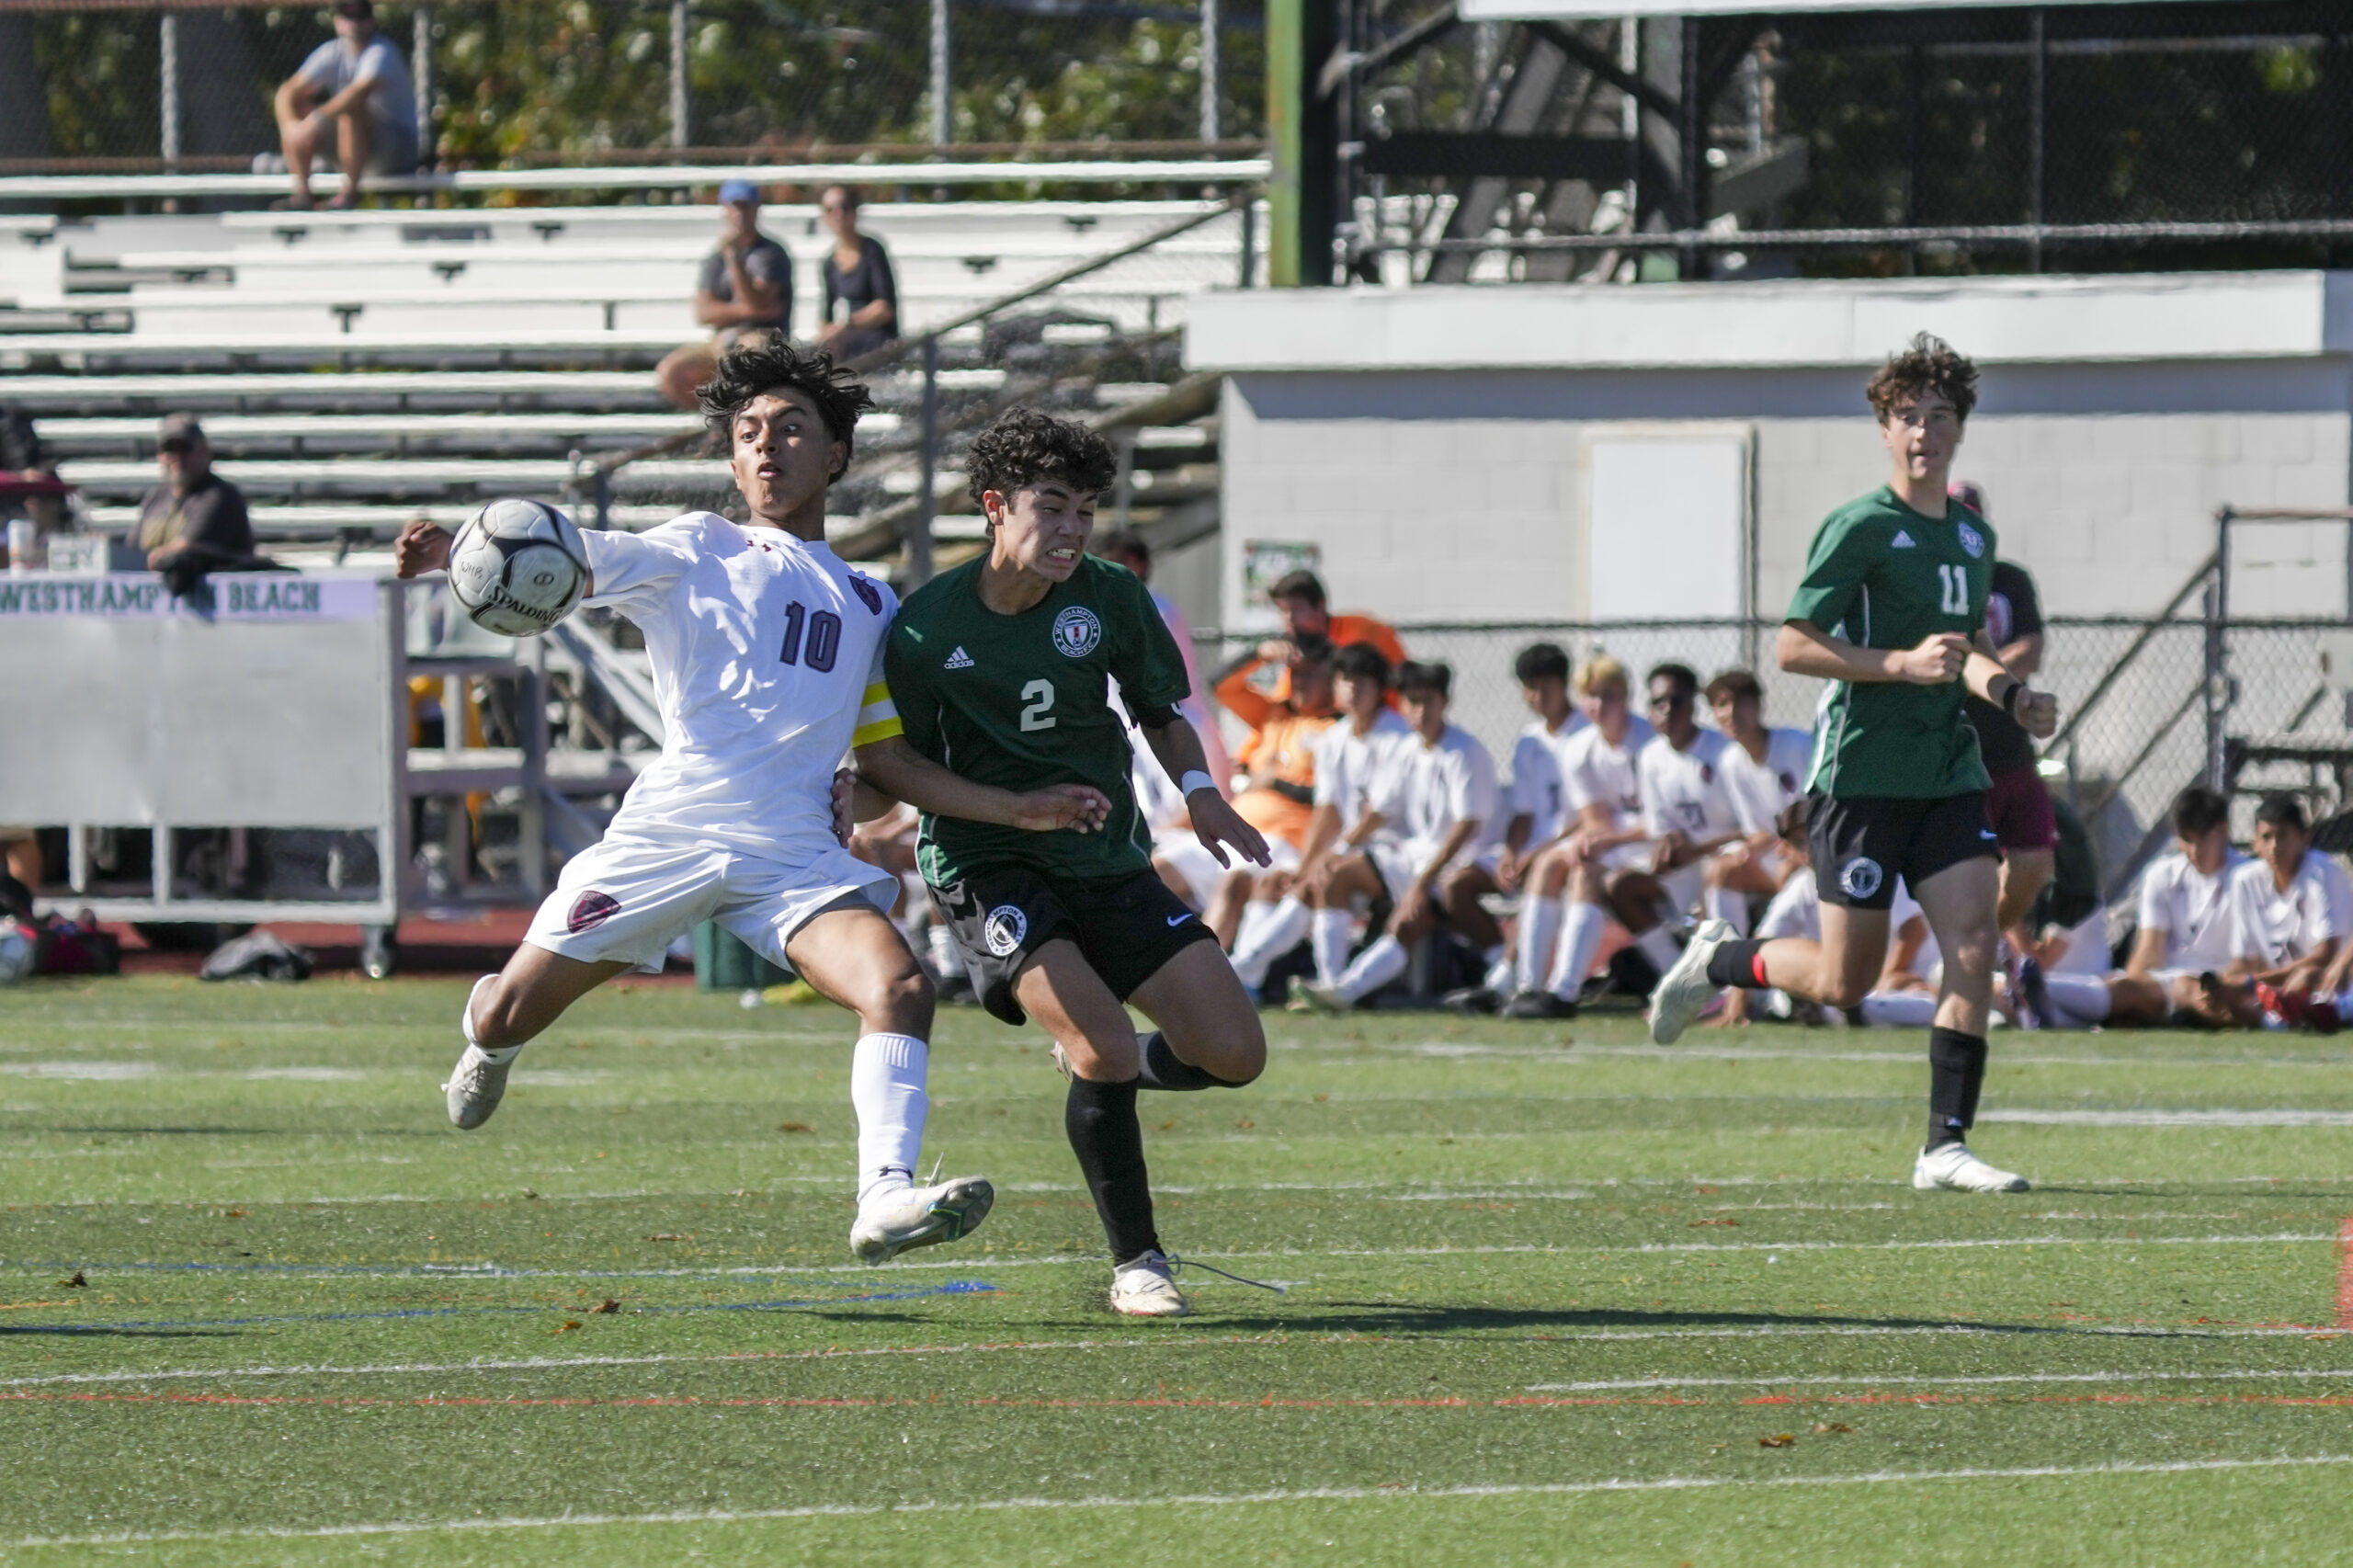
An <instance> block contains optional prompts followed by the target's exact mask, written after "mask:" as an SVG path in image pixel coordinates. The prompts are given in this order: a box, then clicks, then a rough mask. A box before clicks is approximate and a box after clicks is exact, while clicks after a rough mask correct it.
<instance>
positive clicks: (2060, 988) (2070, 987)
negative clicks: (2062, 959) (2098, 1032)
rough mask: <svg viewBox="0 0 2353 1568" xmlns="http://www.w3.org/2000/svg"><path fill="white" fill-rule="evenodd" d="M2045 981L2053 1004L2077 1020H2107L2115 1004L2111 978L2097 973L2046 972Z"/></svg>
mask: <svg viewBox="0 0 2353 1568" xmlns="http://www.w3.org/2000/svg"><path fill="white" fill-rule="evenodd" d="M2042 983H2043V984H2044V985H2045V986H2046V987H2048V988H2049V990H2050V992H2051V1001H2052V1006H2055V1007H2057V1008H2058V1009H2059V1010H2060V1011H2061V1012H2063V1013H2064V1014H2066V1015H2067V1016H2068V1017H2070V1018H2073V1019H2075V1021H2076V1022H2078V1023H2086V1024H2097V1023H2104V1022H2106V1021H2107V1018H2108V1015H2109V1008H2110V1007H2112V1006H2114V1005H2115V1003H2114V998H2112V997H2111V996H2109V992H2108V982H2107V981H2105V980H2102V979H2101V978H2100V977H2099V976H2098V975H2097V974H2046V975H2044V976H2043V977H2042Z"/></svg>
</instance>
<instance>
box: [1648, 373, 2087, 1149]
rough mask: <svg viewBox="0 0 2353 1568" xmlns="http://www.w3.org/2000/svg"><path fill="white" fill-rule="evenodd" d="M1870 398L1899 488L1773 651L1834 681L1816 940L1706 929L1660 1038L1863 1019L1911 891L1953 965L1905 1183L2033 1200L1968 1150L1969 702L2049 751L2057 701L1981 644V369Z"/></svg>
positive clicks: (1976, 769)
mask: <svg viewBox="0 0 2353 1568" xmlns="http://www.w3.org/2000/svg"><path fill="white" fill-rule="evenodd" d="M1869 395H1870V403H1871V410H1872V412H1873V413H1875V414H1876V415H1878V416H1879V423H1880V436H1881V440H1882V441H1883V442H1884V443H1885V445H1886V447H1887V449H1888V452H1889V454H1890V456H1891V457H1892V459H1893V473H1892V474H1891V476H1890V477H1889V479H1888V482H1887V483H1886V485H1885V486H1884V487H1882V488H1881V489H1880V490H1879V491H1877V492H1876V493H1874V494H1870V495H1866V496H1864V497H1863V498H1862V499H1861V500H1859V501H1854V502H1850V503H1848V504H1847V506H1841V507H1840V508H1839V509H1838V510H1837V511H1836V512H1833V513H1832V514H1831V515H1830V516H1829V517H1828V518H1826V519H1825V520H1824V522H1823V525H1822V528H1821V530H1820V531H1819V532H1817V533H1816V534H1815V535H1814V536H1813V548H1812V550H1811V551H1808V553H1807V557H1806V567H1805V576H1804V579H1803V580H1802V582H1801V583H1800V584H1799V585H1798V591H1797V594H1796V596H1795V597H1793V598H1791V599H1790V608H1789V614H1788V616H1787V617H1786V619H1784V620H1783V622H1782V625H1781V631H1780V637H1779V644H1778V646H1777V648H1776V653H1777V655H1778V657H1779V660H1780V665H1781V667H1782V668H1783V669H1785V670H1789V671H1790V672H1792V673H1794V674H1797V675H1809V676H1822V677H1823V678H1824V679H1826V680H1829V681H1830V682H1832V683H1833V684H1832V686H1831V687H1830V690H1829V692H1828V694H1827V695H1826V696H1825V697H1824V700H1823V706H1822V713H1821V717H1820V721H1819V728H1818V731H1817V733H1816V739H1815V745H1814V764H1813V779H1812V781H1811V782H1810V784H1809V786H1808V790H1807V813H1808V814H1807V829H1806V831H1807V841H1808V846H1809V848H1810V850H1811V852H1812V855H1813V867H1814V873H1815V875H1816V877H1817V878H1818V879H1819V882H1820V887H1821V892H1822V940H1821V941H1820V942H1818V943H1816V942H1812V941H1807V940H1805V939H1803V938H1791V937H1782V938H1779V939H1776V940H1773V941H1747V940H1735V939H1734V938H1733V930H1732V927H1731V926H1728V925H1725V924H1723V923H1722V922H1721V921H1711V922H1709V923H1708V924H1707V925H1704V926H1701V927H1700V928H1699V932H1698V933H1697V934H1696V935H1695V936H1694V937H1693V938H1692V941H1691V943H1690V945H1689V946H1688V947H1687V948H1686V949H1684V951H1683V954H1682V957H1681V958H1680V959H1679V960H1677V963H1676V965H1675V967H1674V969H1673V970H1671V971H1668V973H1667V975H1666V977H1665V979H1664V980H1662V981H1661V982H1660V983H1659V986H1658V989H1657V991H1656V992H1655V993H1654V994H1653V996H1652V999H1651V1015H1650V1025H1651V1038H1652V1039H1653V1040H1655V1041H1657V1042H1658V1043H1659V1044H1661V1045H1666V1044H1671V1043H1673V1042H1674V1040H1676V1039H1677V1036H1679V1035H1681V1034H1682V1032H1683V1030H1684V1029H1685V1028H1688V1026H1689V1025H1690V1023H1691V1021H1692V1019H1694V1018H1695V1017H1698V1016H1699V1011H1700V1009H1701V1008H1703V1007H1704V1006H1706V1005H1707V1003H1708V1001H1709V1000H1710V999H1711V997H1713V996H1714V995H1715V994H1716V992H1717V991H1718V990H1719V989H1720V988H1721V987H1723V986H1727V985H1732V986H1740V987H1745V988H1749V989H1756V990H1766V989H1771V990H1781V991H1787V992H1790V993H1792V994H1796V995H1800V996H1805V997H1810V998H1812V999H1813V1000H1815V1001H1818V1002H1827V1003H1830V1004H1832V1005H1833V1006H1839V1007H1852V1006H1855V1005H1856V1004H1857V1003H1858V1002H1859V1001H1860V1000H1861V998H1862V996H1863V994H1864V993H1865V992H1866V991H1868V990H1870V985H1871V982H1872V979H1873V977H1875V976H1876V975H1877V974H1878V973H1879V971H1880V964H1881V960H1882V958H1883V957H1884V955H1885V953H1886V950H1887V926H1888V920H1887V910H1888V904H1889V902H1890V901H1891V900H1892V899H1893V897H1894V894H1895V881H1896V879H1897V878H1898V877H1901V878H1903V879H1904V881H1905V883H1906V884H1907V885H1908V886H1909V887H1910V888H1911V890H1912V895H1913V896H1914V897H1915V898H1916V899H1918V900H1919V901H1920V907H1921V909H1922V911H1923V912H1924V913H1925V914H1926V915H1927V918H1928V925H1929V927H1930V929H1932V930H1933V931H1934V932H1935V933H1936V937H1937V943H1938V947H1940V948H1941V949H1943V950H1944V960H1945V962H1944V983H1943V994H1942V995H1941V996H1940V997H1939V998H1938V1003H1937V1014H1936V1023H1935V1027H1934V1028H1931V1029H1930V1030H1929V1031H1928V1071H1929V1079H1928V1083H1929V1087H1928V1141H1927V1145H1926V1146H1925V1147H1924V1148H1923V1149H1922V1150H1921V1151H1920V1156H1919V1158H1918V1160H1917V1161H1915V1164H1914V1165H1913V1169H1912V1185H1913V1186H1914V1187H1922V1188H1928V1187H1954V1188H1960V1189H1961V1190H1965V1191H1972V1192H2023V1191H2025V1190H2026V1188H2027V1185H2028V1184H2027V1181H2026V1179H2025V1178H2024V1177H2023V1176H2015V1175H2013V1174H2011V1173H2010V1172H2008V1171H2002V1170H1996V1169H1995V1168H1994V1167H1993V1166H1992V1165H1987V1164H1986V1163H1985V1162H1984V1161H1983V1160H1981V1159H1979V1158H1978V1157H1977V1156H1976V1155H1974V1154H1972V1153H1970V1150H1969V1145H1968V1143H1967V1142H1966V1141H1965V1138H1964V1135H1965V1134H1966V1132H1967V1131H1968V1130H1969V1126H1970V1123H1971V1122H1972V1121H1973V1120H1974V1119H1976V1114H1977V1096H1978V1091H1979V1089H1980V1087H1981V1086H1982V1085H1984V1080H1985V1014H1986V1009H1987V1006H1988V1005H1989V1003H1990V1002H1991V999H1992V995H1993V971H1994V961H1995V949H1996V946H1997V944H1998V942H1999V940H2000V933H1999V932H1998V930H1997V929H1996V928H1995V904H1996V903H1997V901H1998V898H1999V895H2000V875H1999V866H1998V862H1997V860H1996V858H1995V857H1996V853H1997V846H1996V845H1995V835H1994V833H1993V830H1992V829H1991V828H1989V827H1988V826H1987V825H1986V819H1985V798H1986V791H1987V790H1988V789H1989V788H1990V787H1991V786H1990V781H1989V779H1988V778H1987V775H1986V772H1985V767H1984V763H1983V762H1982V761H1980V760H1979V757H1978V752H1977V734H1976V732H1975V730H1973V729H1972V727H1971V725H1970V722H1969V718H1968V714H1967V712H1966V710H1965V707H1964V702H1963V698H1964V696H1965V695H1966V694H1968V693H1974V694H1975V695H1976V696H1978V697H1981V698H1983V699H1985V700H1986V701H1988V702H1991V703H1992V704H1994V705H1995V707H1996V708H1999V709H2001V710H2004V711H2005V712H2007V713H2008V714H2009V715H2010V716H2011V717H2013V718H2015V719H2017V720H2018V722H2019V723H2020V724H2021V725H2023V726H2024V727H2025V729H2026V730H2027V732H2028V733H2029V734H2032V735H2034V736H2036V737H2038V738H2040V737H2045V736H2048V735H2050V734H2051V733H2052V730H2053V729H2055V728H2056V727H2057V721H2058V703H2057V700H2056V699H2053V698H2052V697H2051V696H2050V695H2049V694H2048V693H2045V692H2038V691H2033V690H2030V689H2029V687H2028V686H2027V684H2026V682H2024V681H2022V680H2020V679H2018V677H2017V676H2013V675H2012V674H2010V672H2009V671H2008V670H2006V669H2005V668H2004V667H2003V665H2002V663H2001V660H2000V658H1999V657H1998V656H1997V654H1996V652H1995V647H1994V642H1993V638H1992V637H1991V635H1990V634H1989V633H1988V632H1987V631H1986V630H1985V600H1986V596H1987V594H1988V593H1989V592H1990V591H1991V588H1992V585H1993V577H1994V533H1993V530H1992V529H1991V528H1988V527H1987V526H1986V524H1985V519H1984V517H1982V516H1980V515H1979V514H1978V513H1976V512H1974V511H1972V510H1971V509H1970V508H1969V507H1968V506H1963V505H1962V504H1961V502H1959V501H1956V500H1952V499H1950V498H1949V496H1948V495H1947V494H1946V493H1945V486H1946V480H1947V475H1948V474H1949V472H1950V470H1951V467H1952V460H1953V457H1954V454H1955V452H1956V451H1957V450H1958V449H1959V448H1960V446H1961V431H1962V427H1963V426H1964V425H1965V424H1966V423H1967V421H1968V418H1969V411H1970V409H1971V408H1972V406H1974V405H1975V403H1976V402H1977V369H1976V367H1975V366H1973V365H1972V364H1971V363H1970V362H1969V361H1968V360H1967V359H1965V358H1962V357H1961V355H1959V354H1957V353H1955V352H1954V351H1953V350H1952V348H1951V347H1949V346H1948V345H1946V344H1944V343H1943V342H1940V341H1939V340H1938V339H1936V338H1933V337H1930V336H1928V335H1926V334H1923V335H1920V336H1918V337H1915V338H1914V339H1913V340H1912V343H1911V345H1910V347H1908V348H1907V349H1906V350H1905V351H1904V352H1903V353H1901V354H1898V355H1896V356H1894V357H1893V358H1891V359H1889V360H1888V362H1887V363H1886V365H1884V366H1883V367H1881V369H1880V371H1879V373H1878V374H1877V375H1875V376H1873V377H1872V378H1871V381H1870V389H1869Z"/></svg>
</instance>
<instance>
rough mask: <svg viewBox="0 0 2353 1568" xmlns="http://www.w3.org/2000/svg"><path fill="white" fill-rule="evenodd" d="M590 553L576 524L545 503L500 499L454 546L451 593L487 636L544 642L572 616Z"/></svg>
mask: <svg viewBox="0 0 2353 1568" xmlns="http://www.w3.org/2000/svg"><path fill="white" fill-rule="evenodd" d="M587 586H588V555H587V551H585V550H584V549H583V548H582V547H581V543H580V530H579V529H578V528H574V527H573V526H572V519H571V518H569V517H565V516H564V515H563V513H562V512H559V511H557V510H556V509H555V508H554V507H553V506H549V505H547V504H546V503H545V502H543V501H522V500H511V499H510V500H500V501H493V502H491V503H490V504H489V505H487V506H484V507H483V509H482V510H481V511H479V512H476V513H475V514H474V515H473V516H472V517H469V518H467V519H466V523H465V526H464V527H463V528H460V529H459V530H458V537H457V539H456V540H454V541H453V542H452V543H451V544H450V546H449V592H450V593H451V594H453V595H455V596H456V597H457V600H458V603H459V604H460V605H462V606H464V607H465V611H466V614H467V615H468V616H469V617H470V618H471V619H472V621H473V623H474V624H475V625H476V626H479V627H481V628H482V629H483V631H494V632H496V633H497V634H498V635H500V636H501V637H536V636H538V635H539V634H540V632H542V631H546V630H547V629H548V628H549V627H551V626H553V625H554V624H555V623H556V622H557V621H559V620H562V619H563V618H564V617H565V616H567V615H570V614H571V613H572V608H573V606H574V605H576V604H578V603H579V602H580V596H581V594H582V593H583V592H585V590H586V588H587Z"/></svg>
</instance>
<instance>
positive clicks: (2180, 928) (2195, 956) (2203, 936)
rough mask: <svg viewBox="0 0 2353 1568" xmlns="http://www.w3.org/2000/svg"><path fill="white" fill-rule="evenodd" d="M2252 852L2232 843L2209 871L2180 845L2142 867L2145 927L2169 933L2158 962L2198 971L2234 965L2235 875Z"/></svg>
mask: <svg viewBox="0 0 2353 1568" xmlns="http://www.w3.org/2000/svg"><path fill="white" fill-rule="evenodd" d="M2249 858H2250V857H2248V856H2245V855H2242V854H2241V853H2239V852H2238V851H2237V850H2235V849H2234V850H2232V851H2231V852H2230V858H2229V859H2227V860H2225V861H2223V862H2222V869H2221V870H2219V871H2217V872H2215V873H2214V874H2213V875H2212V876H2211V877H2210V876H2208V875H2207V874H2206V873H2205V872H2203V871H2201V870H2200V869H2198V868H2197V867H2195V866H2193V865H2191V864H2190V863H2189V857H2188V856H2187V855H2184V854H2183V853H2182V852H2181V851H2180V850H2178V849H2177V850H2175V851H2174V852H2173V853H2172V854H2170V855H2165V856H2161V857H2160V858H2158V859H2157V861H2156V863H2155V864H2154V865H2152V866H2151V867H2150V868H2149V869H2148V870H2146V871H2145V872H2143V873H2142V876H2141V929H2142V930H2143V931H2163V932H2164V933H2165V958H2164V960H2162V961H2161V962H2160V963H2159V965H2158V967H2159V968H2161V969H2168V970H2175V969H2177V970H2185V971H2193V972H2194V971H2200V970H2210V969H2228V968H2229V967H2230V963H2231V960H2232V958H2233V957H2234V954H2233V953H2232V951H2231V879H2232V877H2234V875H2236V874H2237V872H2238V869H2239V868H2240V867H2241V866H2244V865H2245V864H2247V862H2248V860H2249Z"/></svg>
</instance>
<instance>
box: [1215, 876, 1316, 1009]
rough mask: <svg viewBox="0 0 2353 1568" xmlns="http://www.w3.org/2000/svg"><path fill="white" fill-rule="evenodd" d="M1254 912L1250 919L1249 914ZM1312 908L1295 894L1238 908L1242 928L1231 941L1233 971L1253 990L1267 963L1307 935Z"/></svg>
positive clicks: (1264, 975) (1261, 982)
mask: <svg viewBox="0 0 2353 1568" xmlns="http://www.w3.org/2000/svg"><path fill="white" fill-rule="evenodd" d="M1252 915H1257V917H1258V918H1257V919H1256V921H1255V922H1254V921H1253V920H1252V919H1251V918H1250V917H1251V916H1252ZM1311 915H1312V912H1311V911H1310V910H1309V909H1308V907H1307V905H1305V904H1303V903H1300V902H1299V900H1297V899H1295V898H1287V899H1284V900H1283V901H1282V902H1281V903H1254V904H1251V905H1250V906H1249V907H1248V908H1246V909H1245V910H1244V911H1243V912H1242V929H1241V931H1240V932H1239V933H1238V934H1237V935H1236V937H1235V938H1234V943H1233V972H1234V973H1236V974H1238V975H1240V976H1241V977H1242V983H1243V984H1245V985H1246V986H1248V987H1250V989H1251V990H1253V991H1256V989H1258V987H1260V986H1261V985H1264V984H1266V983H1267V968H1268V966H1270V965H1271V964H1273V962H1274V961H1275V960H1277V959H1279V958H1280V957H1282V956H1283V955H1284V954H1285V953H1287V952H1289V951H1290V950H1291V949H1293V948H1295V947H1297V946H1299V943H1300V938H1301V937H1304V936H1306V935H1307V927H1308V925H1309V923H1310V919H1311Z"/></svg>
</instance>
